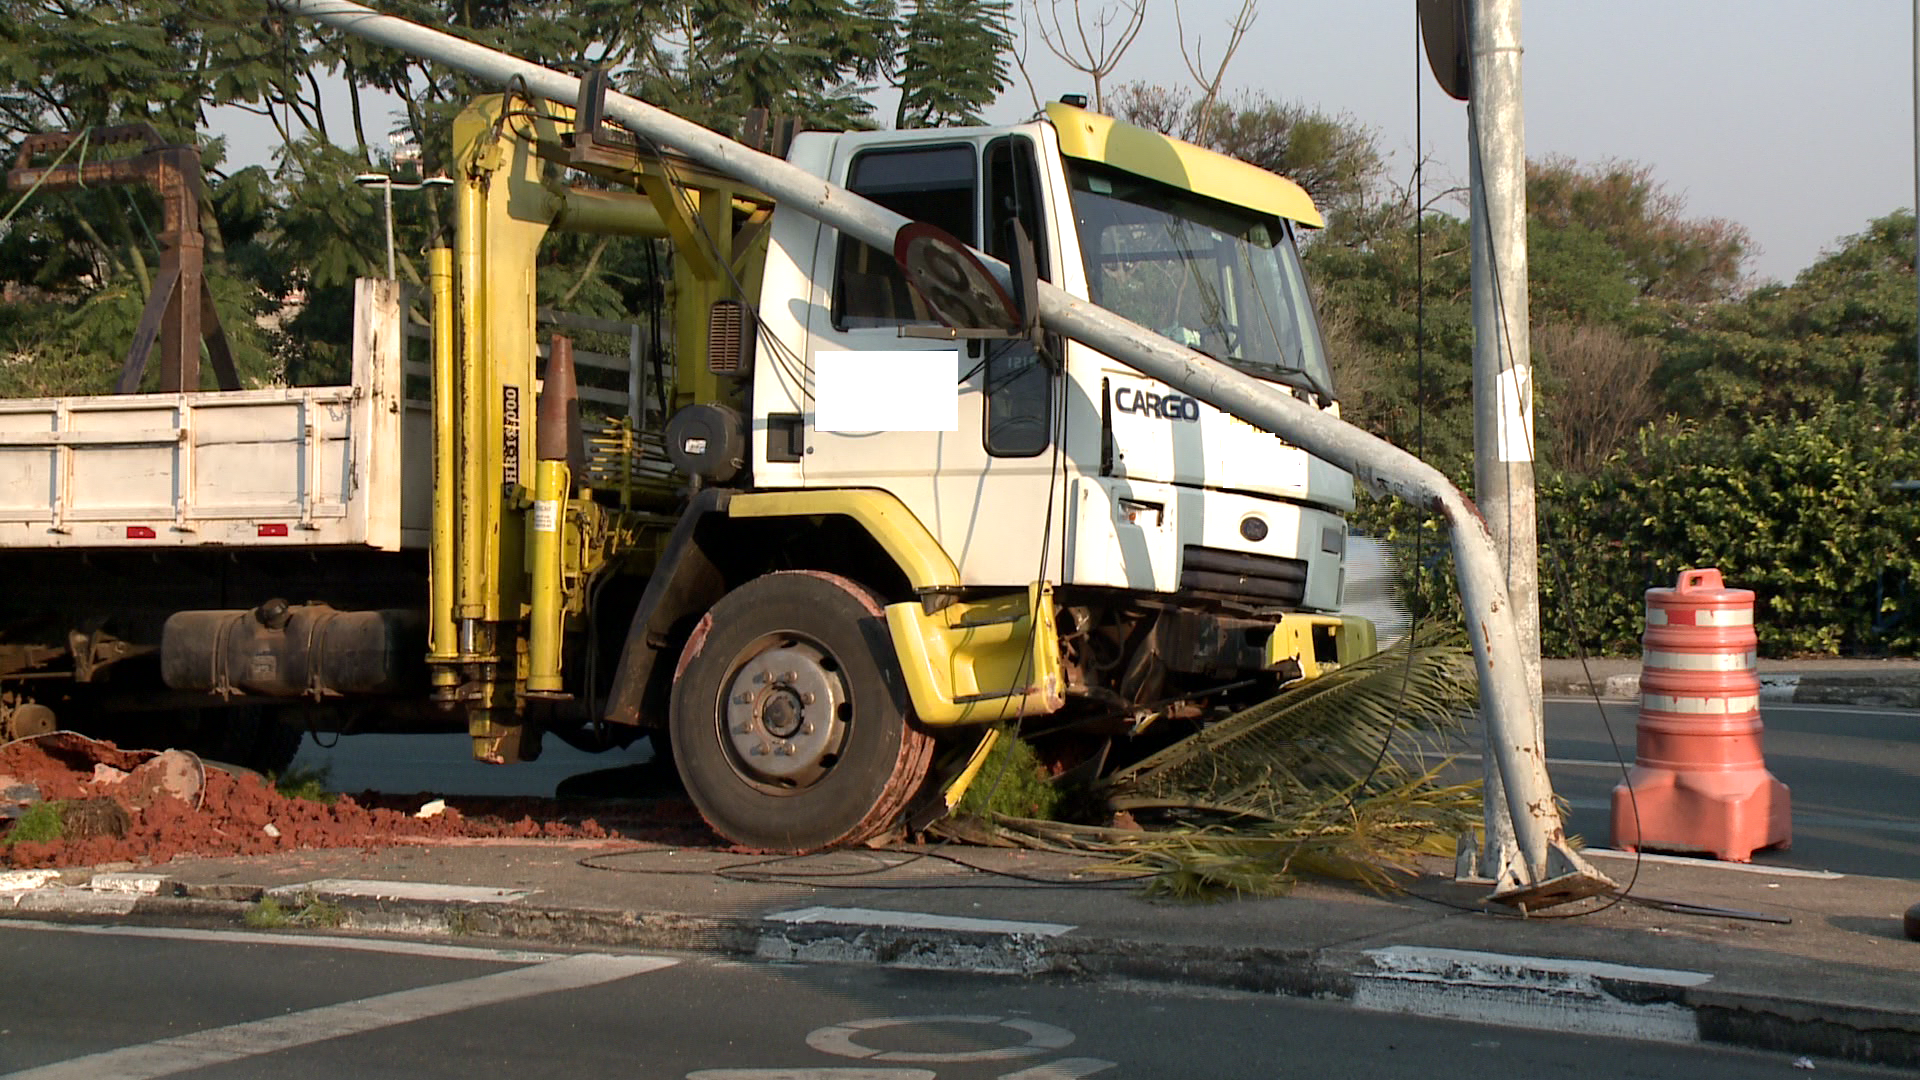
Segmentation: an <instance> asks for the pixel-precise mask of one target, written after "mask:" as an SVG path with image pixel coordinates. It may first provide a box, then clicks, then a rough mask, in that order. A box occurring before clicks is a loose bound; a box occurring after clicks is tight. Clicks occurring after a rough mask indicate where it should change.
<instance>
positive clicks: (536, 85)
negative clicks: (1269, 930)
mask: <svg viewBox="0 0 1920 1080" xmlns="http://www.w3.org/2000/svg"><path fill="white" fill-rule="evenodd" d="M267 2H268V3H269V4H270V5H271V6H273V7H276V8H278V9H280V10H283V11H287V12H290V13H293V14H298V15H304V16H308V17H311V18H314V19H316V20H318V21H320V22H322V23H325V24H327V25H329V26H333V27H335V28H337V29H341V30H345V31H348V32H350V33H353V34H356V35H358V36H360V37H364V38H366V39H368V40H370V41H374V42H376V43H379V44H382V45H387V46H390V47H392V48H396V49H399V50H401V51H403V52H407V53H410V54H412V55H415V56H420V57H424V58H426V59H428V60H433V61H436V62H438V63H442V64H445V65H447V66H448V67H451V68H454V69H456V70H459V71H462V72H465V73H466V74H468V75H471V76H473V77H475V78H478V79H482V80H485V81H488V82H491V83H494V84H496V85H500V86H509V85H518V86H521V87H524V88H525V89H526V91H527V92H528V93H530V94H539V95H541V96H544V97H546V98H549V99H551V100H556V101H575V100H578V98H579V94H580V80H579V79H577V78H575V77H574V76H571V75H565V74H562V73H560V72H557V71H553V70H551V69H548V68H544V67H541V66H539V65H538V64H533V63H529V62H528V61H525V60H521V59H519V58H517V57H513V56H509V55H507V54H505V53H502V52H499V51H496V50H494V49H489V48H486V47H485V46H482V45H476V44H474V43H472V42H470V41H465V40H462V39H460V38H457V37H454V36H452V35H450V34H446V33H442V32H440V31H438V30H432V29H429V28H427V27H424V26H419V25H416V24H414V23H410V22H407V21H406V20H404V19H400V18H397V17H394V16H390V15H382V14H380V13H378V12H376V11H373V10H372V9H370V8H367V7H364V6H362V5H360V4H356V3H351V2H349V0H267ZM603 109H604V114H605V115H606V116H607V117H609V118H611V119H613V120H615V121H617V122H618V123H620V124H621V125H622V126H624V127H626V128H627V129H628V130H630V131H633V132H635V133H636V134H640V135H643V136H645V137H646V138H649V139H652V140H654V141H656V142H659V143H661V144H663V145H667V146H671V147H672V148H673V149H674V150H676V151H678V152H680V153H682V154H684V155H686V156H687V157H688V158H690V159H692V160H693V161H695V162H698V163H699V164H701V165H703V166H705V167H707V168H709V169H712V170H714V171H716V172H719V173H722V174H725V175H728V176H734V177H738V178H739V179H741V180H743V181H745V182H747V183H750V184H753V185H754V186H755V187H757V188H759V189H760V190H761V191H763V192H765V193H766V194H768V195H770V196H772V197H773V199H774V200H775V201H776V202H777V203H779V204H780V205H783V206H789V207H792V208H793V209H795V210H798V211H800V212H802V213H804V214H807V215H808V216H809V217H812V218H815V219H817V220H819V221H821V222H823V223H825V224H827V225H830V226H832V227H833V228H836V229H838V230H840V231H841V232H843V233H846V234H847V235H850V236H853V237H856V238H858V239H860V240H863V241H865V242H866V243H868V244H871V245H873V246H874V247H877V248H879V249H881V250H883V251H890V250H892V249H893V246H894V239H895V236H896V234H898V233H899V231H900V229H901V228H903V227H904V226H906V225H908V224H910V222H909V221H908V219H907V218H905V217H902V216H901V215H899V214H896V213H894V212H892V211H890V210H887V209H885V208H883V207H881V206H879V205H877V204H875V203H872V202H869V201H867V200H866V199H863V198H861V197H860V196H858V195H855V194H853V193H852V192H850V191H847V190H846V189H844V188H840V187H836V186H834V185H833V184H830V183H828V182H826V181H824V180H822V179H820V178H819V177H817V176H814V175H811V174H809V173H807V172H805V171H803V170H801V169H799V168H797V167H795V166H793V165H789V164H788V163H787V162H785V161H782V160H780V159H779V158H776V157H772V156H770V155H767V154H763V153H760V152H759V151H757V150H753V149H750V148H748V147H747V146H745V145H743V144H741V143H738V142H735V141H733V140H732V139H729V138H727V137H725V136H723V135H720V134H717V133H715V132H712V131H709V130H707V129H706V128H703V127H701V126H699V125H697V124H694V123H691V122H689V121H687V120H683V119H681V118H680V117H677V116H674V115H673V114H672V113H669V112H666V111H664V110H661V109H658V108H655V107H653V106H651V105H648V104H646V103H645V102H643V101H640V100H638V99H636V98H631V97H628V96H626V95H624V94H620V93H616V92H614V91H611V90H609V91H608V92H607V94H606V99H605V103H604V107H603ZM974 254H975V256H976V257H977V258H979V259H980V260H981V261H982V262H983V263H986V264H987V265H988V266H990V267H993V268H995V269H996V270H998V271H1000V272H1003V273H1004V272H1005V269H1006V268H1005V265H1004V264H1002V263H1000V262H998V261H996V260H994V259H991V258H990V257H988V256H986V255H983V254H981V253H979V252H975V253H974ZM1039 298H1040V322H1041V324H1042V325H1043V326H1045V327H1046V328H1047V329H1049V330H1052V331H1054V332H1056V333H1059V334H1061V335H1063V336H1065V337H1068V338H1071V339H1072V340H1074V341H1078V342H1081V343H1082V344H1085V345H1087V346H1089V347H1090V348H1093V349H1096V350H1098V351H1100V352H1102V353H1105V354H1106V355H1108V356H1110V357H1113V358H1115V359H1117V360H1120V361H1122V362H1124V363H1126V364H1128V365H1129V366H1131V367H1133V368H1134V369H1135V370H1137V371H1139V372H1141V373H1142V374H1145V375H1147V376H1149V377H1151V378H1154V379H1158V380H1160V381H1161V382H1164V383H1167V384H1168V385H1170V386H1174V387H1177V388H1178V389H1179V390H1180V391H1181V392H1182V393H1185V394H1188V395H1190V396H1192V397H1195V398H1198V399H1200V400H1201V401H1204V402H1206V403H1207V404H1209V405H1212V406H1214V407H1215V408H1218V409H1222V410H1224V411H1226V412H1228V413H1230V414H1232V415H1234V416H1237V417H1239V418H1240V419H1242V420H1245V421H1247V422H1249V423H1251V424H1254V425H1256V426H1258V427H1260V428H1261V429H1263V430H1266V431H1271V432H1273V433H1275V434H1278V435H1280V436H1282V437H1283V438H1285V439H1286V440H1287V441H1288V442H1290V443H1292V444H1293V445H1295V446H1298V447H1300V448H1301V449H1303V450H1306V451H1307V452H1308V453H1311V454H1314V455H1316V456H1318V457H1320V458H1322V459H1323V460H1325V461H1328V462H1330V463H1332V464H1334V465H1337V466H1339V467H1340V468H1343V469H1345V470H1347V471H1348V472H1350V473H1352V474H1353V475H1354V476H1355V477H1356V478H1357V479H1358V480H1359V481H1360V482H1361V483H1362V484H1363V485H1365V486H1366V487H1367V488H1369V489H1370V490H1373V491H1375V492H1384V493H1387V494H1392V495H1395V496H1398V497H1400V498H1402V499H1406V500H1408V501H1410V502H1413V503H1415V504H1416V505H1418V506H1421V507H1424V508H1425V509H1427V510H1430V511H1437V512H1439V513H1440V514H1441V515H1442V516H1443V517H1444V518H1446V521H1447V525H1448V529H1449V532H1450V534H1451V536H1452V542H1453V550H1454V555H1455V565H1456V567H1457V568H1458V570H1457V573H1458V579H1459V586H1460V596H1461V603H1462V607H1463V609H1464V611H1465V614H1466V621H1467V633H1468V636H1469V637H1470V638H1471V640H1472V642H1473V654H1474V662H1475V665H1476V667H1477V668H1478V670H1479V675H1480V695H1481V705H1482V711H1483V713H1484V714H1485V722H1486V727H1487V744H1488V752H1489V753H1490V754H1492V755H1493V757H1494V758H1495V759H1496V761H1497V762H1498V764H1499V769H1500V775H1501V777H1502V779H1503V780H1504V781H1505V783H1504V787H1505V794H1506V798H1505V800H1504V805H1501V804H1500V803H1498V802H1489V803H1488V804H1487V807H1486V814H1487V821H1488V824H1489V826H1490V827H1489V828H1488V830H1487V832H1488V835H1489V836H1504V835H1511V836H1512V837H1513V838H1514V843H1515V845H1516V846H1517V850H1516V851H1513V852H1500V853H1498V854H1499V855H1500V856H1501V857H1500V858H1498V859H1497V860H1496V861H1495V862H1496V865H1497V866H1498V867H1499V871H1498V876H1497V877H1496V878H1495V879H1494V883H1493V888H1494V891H1493V899H1495V900H1497V901H1500V902H1502V903H1508V904H1512V905H1515V906H1519V907H1523V908H1527V909H1538V908H1542V907H1547V906H1550V905H1553V904H1558V903H1565V902H1568V901H1571V900H1577V899H1580V898H1582V897H1586V896H1592V895H1594V894H1596V893H1600V892H1605V891H1608V890H1610V889H1612V888H1613V887H1614V884H1613V882H1612V881H1610V880H1609V879H1608V878H1607V877H1606V876H1605V875H1603V874H1601V873H1599V872H1598V871H1596V870H1594V869H1593V868H1592V867H1591V866H1589V865H1588V864H1587V863H1586V862H1585V860H1583V859H1581V858H1580V856H1579V855H1578V854H1576V853H1575V852H1574V851H1573V850H1572V849H1571V848H1569V847H1568V846H1567V844H1566V839H1565V834H1564V832H1563V830H1562V828H1561V822H1560V814H1559V811H1558V809H1557V808H1556V807H1555V806H1554V801H1553V786H1552V782H1551V781H1550V780H1549V779H1548V776H1547V765H1546V750H1545V747H1544V745H1543V744H1542V742H1541V740H1540V738H1539V735H1538V733H1537V731H1536V729H1535V726H1534V723H1533V717H1532V708H1531V700H1532V694H1531V691H1530V690H1529V688H1528V687H1527V685H1526V678H1525V670H1524V667H1523V665H1522V663H1521V652H1520V641H1519V636H1518V632H1517V630H1516V628H1515V622H1514V617H1513V610H1512V607H1511V605H1510V604H1509V602H1508V599H1507V593H1506V588H1505V585H1504V583H1503V575H1502V573H1501V569H1500V564H1499V561H1498V559H1497V557H1496V554H1495V550H1494V545H1493V539H1492V537H1491V535H1490V534H1489V533H1488V531H1487V527H1486V523H1485V522H1484V521H1483V520H1481V518H1480V515H1479V512H1478V511H1476V510H1475V509H1474V507H1473V505H1472V504H1471V503H1469V502H1468V501H1467V499H1466V497H1465V496H1464V495H1462V494H1461V493H1460V491H1459V490H1458V489H1457V488H1455V487H1454V486H1453V484H1452V483H1451V482H1449V481H1448V480H1447V478H1446V477H1445V476H1444V475H1443V474H1442V473H1441V472H1440V471H1439V470H1437V469H1435V468H1434V467H1433V466H1431V465H1428V464H1427V463H1426V462H1423V461H1421V460H1420V459H1419V458H1416V457H1414V456H1413V455H1412V454H1409V453H1407V452H1406V451H1405V450H1402V449H1400V448H1399V447H1397V446H1394V445H1393V444H1391V443H1389V442H1387V441H1385V440H1383V439H1380V438H1378V437H1376V436H1374V435H1370V434H1368V433H1367V432H1364V431H1362V430H1360V429H1359V428H1357V427H1354V426H1353V425H1351V424H1348V423H1345V422H1344V421H1341V420H1339V419H1336V418H1334V417H1332V416H1329V415H1327V414H1325V413H1323V412H1321V411H1320V410H1318V409H1316V408H1314V407H1313V406H1311V405H1308V404H1307V403H1306V402H1303V401H1299V400H1297V399H1295V398H1294V397H1293V395H1291V394H1290V393H1287V392H1284V391H1281V390H1278V389H1276V388H1274V387H1273V386H1271V385H1269V384H1267V383H1264V382H1262V381H1260V380H1259V379H1256V378H1254V377H1253V376H1251V375H1246V374H1243V373H1241V372H1239V371H1237V370H1235V369H1233V368H1231V367H1228V366H1227V365H1225V364H1222V363H1220V362H1218V361H1215V360H1213V359H1211V358H1209V357H1206V356H1203V355H1201V354H1200V353H1197V352H1194V351H1193V350H1191V349H1187V348H1184V347H1182V346H1179V345H1175V344H1174V343H1173V342H1172V341H1169V340H1168V339H1166V338H1164V337H1161V336H1160V335H1158V334H1156V333H1154V332H1153V331H1151V330H1148V329H1146V328H1145V327H1142V326H1138V325H1136V324H1134V323H1131V322H1129V321H1127V320H1125V319H1122V318H1120V317H1119V316H1117V315H1115V314H1113V313H1112V312H1109V311H1107V310H1106V309H1104V308H1100V307H1097V306H1095V305H1094V304H1091V303H1089V302H1087V301H1085V300H1079V299H1076V298H1074V297H1072V296H1069V295H1068V294H1067V293H1065V292H1064V291H1062V290H1060V289H1059V288H1056V287H1054V286H1052V285H1050V284H1047V283H1045V282H1042V283H1041V284H1040V288H1039ZM1496 822H1498V823H1499V824H1501V825H1507V824H1510V826H1511V829H1510V831H1509V830H1507V829H1504V828H1501V829H1496V828H1493V827H1491V826H1493V825H1494V824H1496ZM1509 856H1510V857H1509Z"/></svg>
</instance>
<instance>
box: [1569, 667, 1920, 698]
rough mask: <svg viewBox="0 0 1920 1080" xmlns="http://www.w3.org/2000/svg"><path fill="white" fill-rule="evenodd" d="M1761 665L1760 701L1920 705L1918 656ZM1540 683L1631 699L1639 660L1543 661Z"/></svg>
mask: <svg viewBox="0 0 1920 1080" xmlns="http://www.w3.org/2000/svg"><path fill="white" fill-rule="evenodd" d="M1759 668H1760V700H1761V701H1762V702H1767V701H1776V702H1791V703H1794V704H1800V705H1853V706H1863V707H1877V708H1899V709H1920V659H1911V658H1900V659H1890V660H1851V659H1811V660H1762V661H1760V663H1759ZM1540 685H1541V688H1542V689H1544V690H1545V691H1546V693H1547V694H1548V696H1552V697H1592V696H1596V695H1597V696H1599V697H1601V698H1604V699H1607V700H1632V699H1634V698H1637V697H1639V696H1640V661H1639V659H1638V658H1637V657H1630V658H1625V659H1621V658H1612V657H1610V658H1593V659H1587V660H1569V659H1552V660H1543V661H1541V664H1540Z"/></svg>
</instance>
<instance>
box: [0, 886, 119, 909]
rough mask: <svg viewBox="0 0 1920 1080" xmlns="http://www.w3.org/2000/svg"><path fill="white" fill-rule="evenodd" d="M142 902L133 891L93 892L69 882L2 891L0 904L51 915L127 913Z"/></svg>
mask: <svg viewBox="0 0 1920 1080" xmlns="http://www.w3.org/2000/svg"><path fill="white" fill-rule="evenodd" d="M139 903H140V897H139V896H138V895H136V894H134V893H115V892H94V891H93V890H91V889H76V888H73V887H71V886H67V885H43V886H41V887H40V888H38V889H29V890H27V891H26V892H17V893H0V906H6V907H10V908H12V909H13V910H15V911H38V912H42V913H45V914H49V915H51V914H56V913H57V914H61V915H126V914H128V913H130V912H131V911H133V909H134V907H135V906H137V905H138V904H139Z"/></svg>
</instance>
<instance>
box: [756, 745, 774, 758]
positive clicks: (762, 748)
mask: <svg viewBox="0 0 1920 1080" xmlns="http://www.w3.org/2000/svg"><path fill="white" fill-rule="evenodd" d="M768 749H770V748H769V747H768V746H767V744H766V743H760V744H759V745H757V746H755V747H754V748H753V756H754V757H765V756H767V751H768Z"/></svg>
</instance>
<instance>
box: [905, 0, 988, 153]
mask: <svg viewBox="0 0 1920 1080" xmlns="http://www.w3.org/2000/svg"><path fill="white" fill-rule="evenodd" d="M1007 17H1008V6H1007V0H919V2H918V3H916V4H914V6H913V12H912V14H910V15H908V16H907V18H906V20H905V23H904V25H903V28H902V31H903V32H902V40H903V42H904V48H903V49H902V50H901V54H900V68H899V72H898V74H897V76H896V80H897V85H898V86H899V87H900V105H899V107H898V108H897V109H896V110H895V111H894V118H893V126H894V127H896V128H910V127H915V128H918V127H941V126H945V125H947V124H978V123H981V122H982V121H981V117H980V110H982V109H984V108H986V107H987V106H988V105H991V104H993V102H994V100H995V99H996V98H998V97H999V96H1000V92H1001V91H1002V90H1005V89H1006V88H1007V87H1008V86H1009V85H1011V83H1010V80H1009V78H1008V70H1007V53H1008V51H1009V50H1011V49H1012V48H1013V38H1012V35H1011V33H1010V32H1009V30H1008V28H1007Z"/></svg>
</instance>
